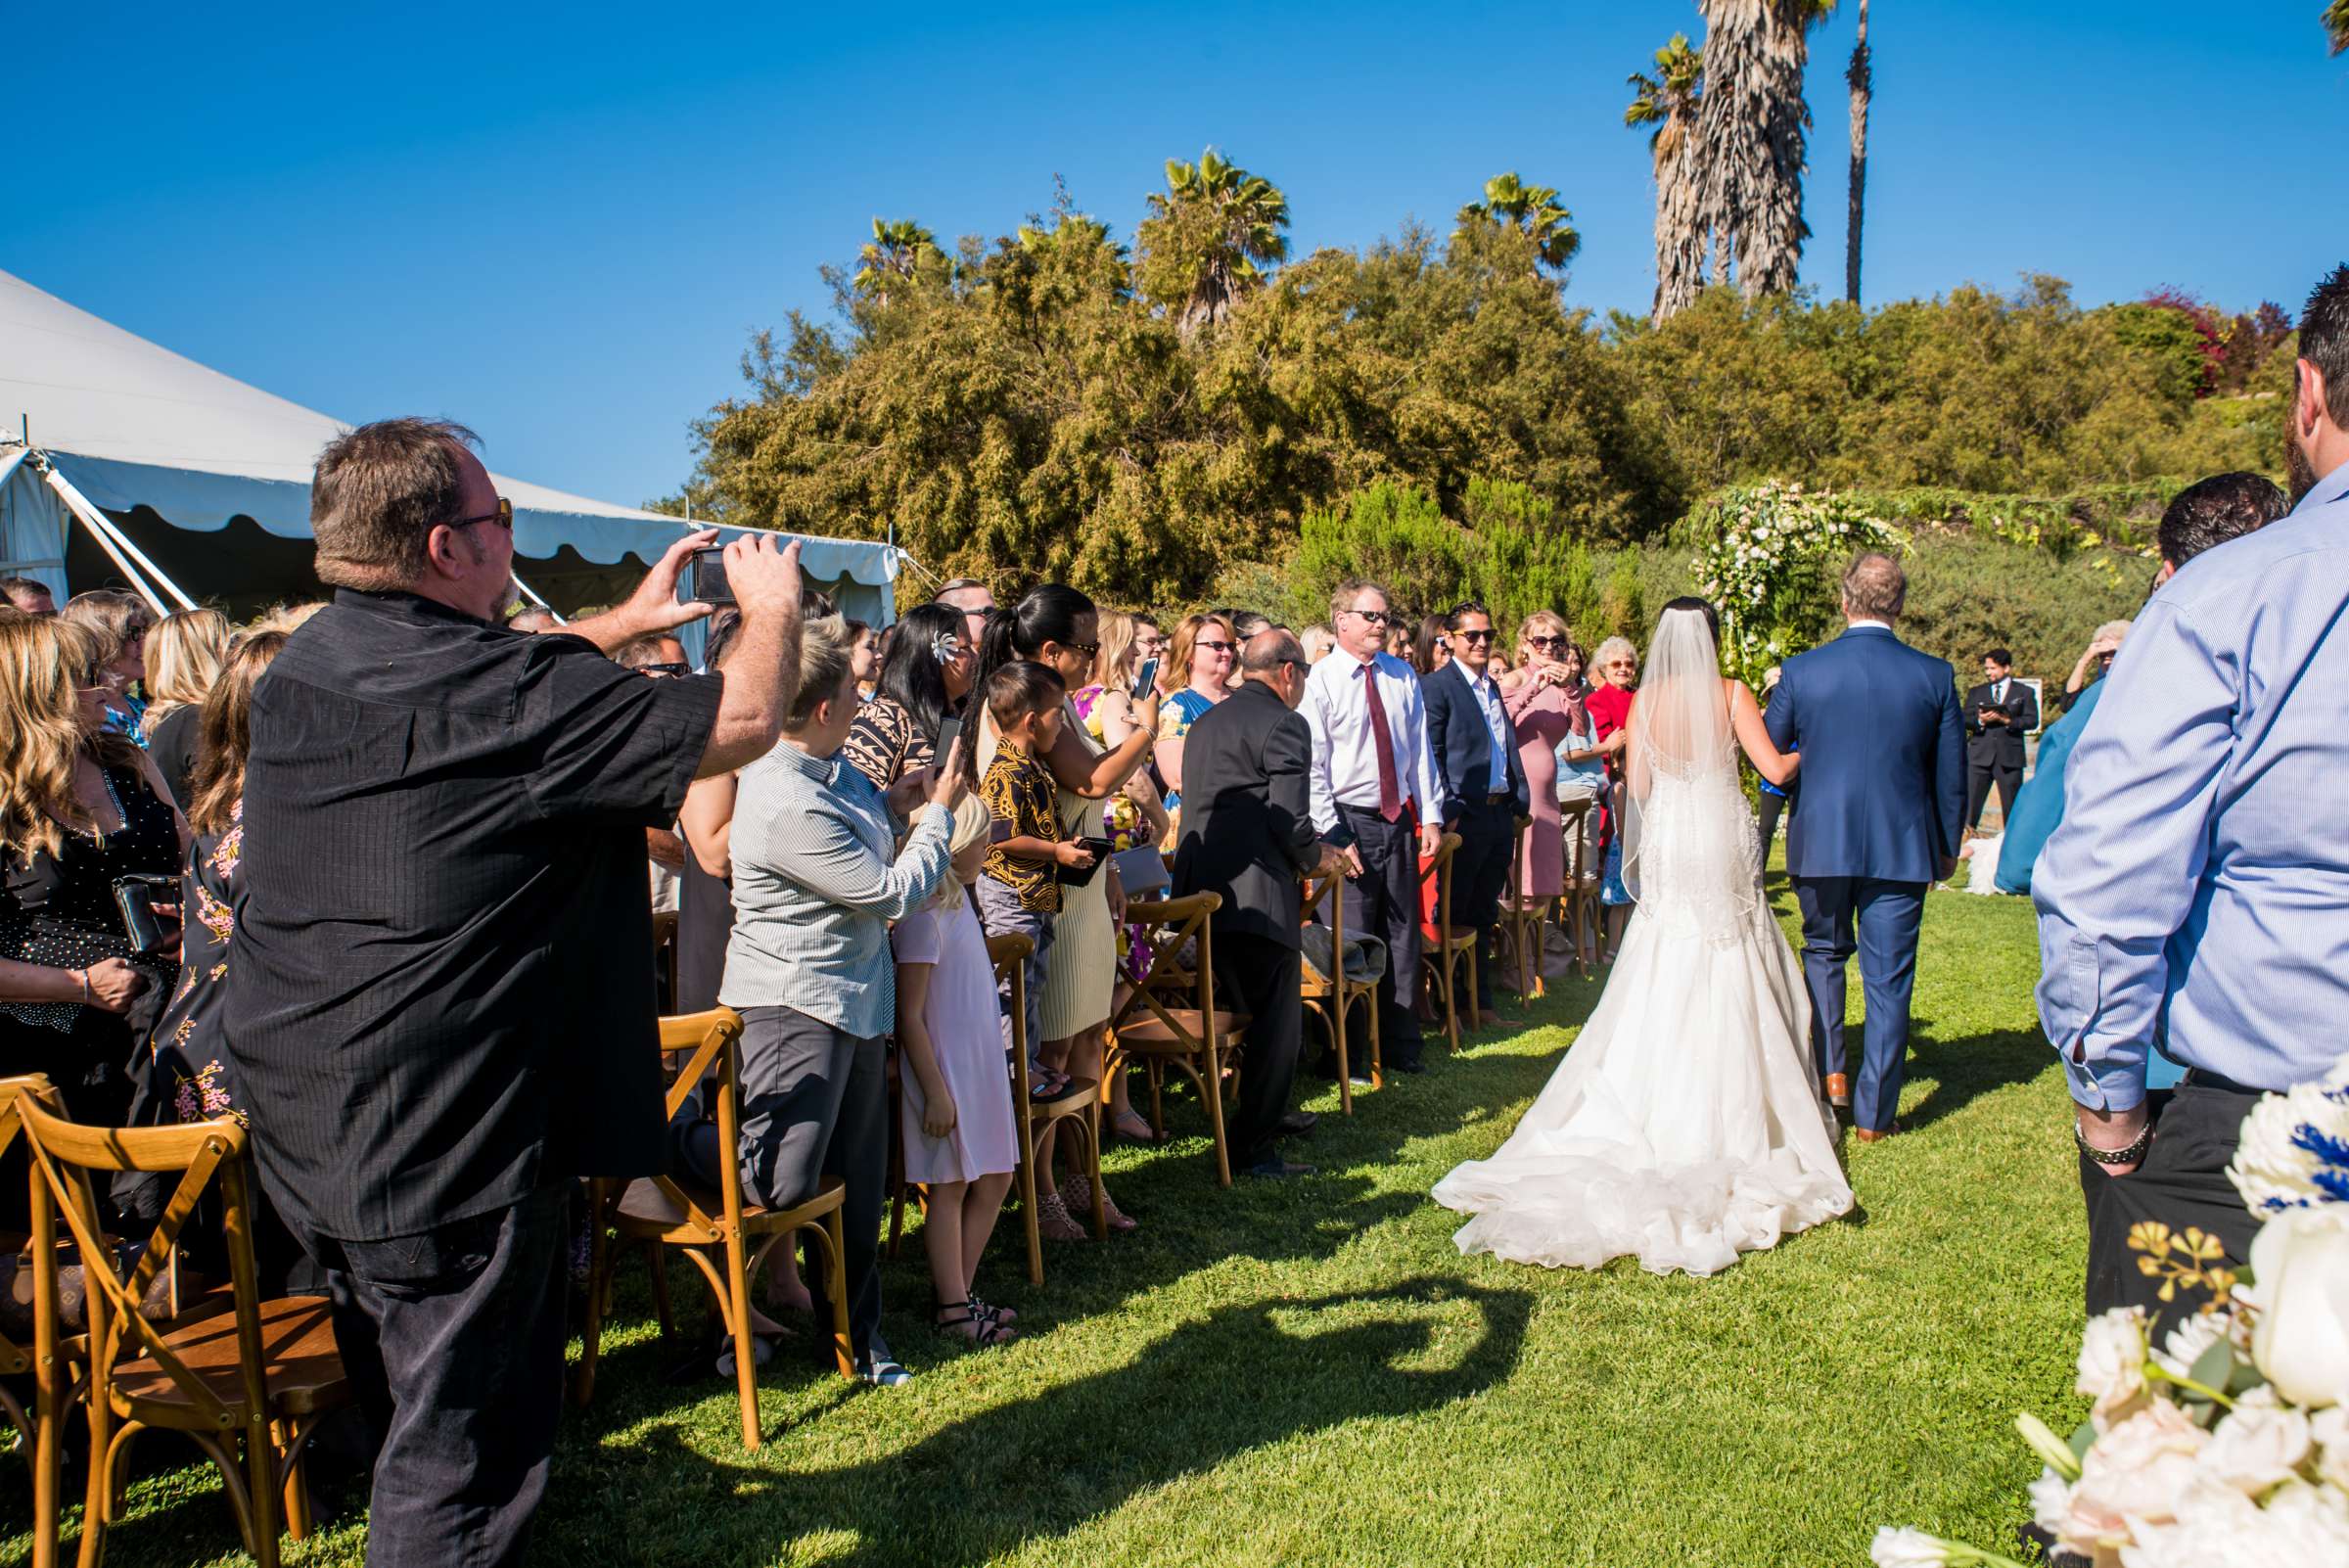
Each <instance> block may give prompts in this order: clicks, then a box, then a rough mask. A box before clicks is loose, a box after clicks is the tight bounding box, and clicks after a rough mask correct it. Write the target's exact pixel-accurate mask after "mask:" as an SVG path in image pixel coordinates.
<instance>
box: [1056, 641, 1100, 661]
mask: <svg viewBox="0 0 2349 1568" xmlns="http://www.w3.org/2000/svg"><path fill="white" fill-rule="evenodd" d="M1061 646H1062V647H1063V648H1067V649H1069V650H1071V651H1072V652H1075V653H1081V654H1082V655H1084V656H1085V657H1086V658H1087V659H1098V658H1100V657H1101V645H1100V644H1099V643H1097V642H1064V643H1062V644H1061Z"/></svg>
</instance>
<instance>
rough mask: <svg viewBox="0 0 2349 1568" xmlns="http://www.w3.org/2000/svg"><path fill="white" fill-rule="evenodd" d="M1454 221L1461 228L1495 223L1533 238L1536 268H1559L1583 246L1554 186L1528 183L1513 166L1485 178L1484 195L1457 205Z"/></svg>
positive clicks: (1572, 218)
mask: <svg viewBox="0 0 2349 1568" xmlns="http://www.w3.org/2000/svg"><path fill="white" fill-rule="evenodd" d="M1455 221H1456V222H1458V223H1459V225H1460V226H1461V227H1462V228H1466V227H1467V226H1468V225H1469V224H1471V223H1497V224H1500V225H1501V226H1502V227H1504V228H1513V229H1515V230H1517V232H1518V233H1520V234H1522V235H1524V236H1525V237H1526V238H1527V239H1528V240H1531V241H1532V242H1533V246H1534V265H1535V267H1536V268H1537V269H1539V268H1542V267H1547V268H1549V269H1550V270H1551V271H1552V272H1563V271H1565V270H1566V263H1567V262H1569V261H1571V260H1573V259H1574V254H1575V253H1576V252H1577V251H1580V250H1581V249H1582V248H1583V237H1582V236H1581V235H1580V234H1578V233H1576V232H1575V228H1574V214H1573V213H1572V212H1569V211H1567V210H1566V204H1565V203H1563V202H1561V201H1559V200H1558V192H1557V188H1556V187H1555V186H1551V185H1528V184H1526V183H1525V182H1524V181H1523V180H1520V179H1519V178H1518V177H1517V171H1516V170H1515V169H1511V170H1510V171H1509V172H1508V173H1506V174H1496V175H1494V176H1493V177H1492V178H1491V179H1489V180H1487V181H1485V199H1484V200H1483V201H1481V202H1471V203H1469V204H1468V205H1467V206H1466V207H1463V208H1460V212H1459V216H1458V218H1457V219H1456V220H1455Z"/></svg>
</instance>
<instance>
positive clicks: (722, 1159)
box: [577, 1007, 856, 1449]
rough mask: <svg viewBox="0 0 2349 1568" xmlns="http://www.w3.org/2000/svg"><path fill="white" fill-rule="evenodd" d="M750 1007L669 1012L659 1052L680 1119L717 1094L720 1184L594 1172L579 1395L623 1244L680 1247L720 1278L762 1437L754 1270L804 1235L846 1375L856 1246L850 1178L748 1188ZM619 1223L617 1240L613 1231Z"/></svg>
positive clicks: (716, 1297)
mask: <svg viewBox="0 0 2349 1568" xmlns="http://www.w3.org/2000/svg"><path fill="white" fill-rule="evenodd" d="M741 1039H742V1015H741V1014H739V1013H737V1012H735V1011H734V1010H733V1009H732V1008H731V1007H716V1008H713V1009H711V1010H710V1011H708V1012H706V1013H685V1014H682V1015H680V1016H678V1017H673V1018H664V1019H662V1020H661V1051H662V1054H663V1057H664V1059H665V1060H666V1061H667V1062H668V1066H669V1069H670V1072H671V1077H670V1080H669V1085H668V1116H669V1119H670V1120H671V1121H673V1120H675V1119H676V1117H677V1115H678V1113H679V1112H681V1111H682V1110H683V1109H684V1108H685V1102H686V1101H687V1100H688V1099H689V1098H691V1097H692V1096H693V1094H694V1093H695V1091H696V1090H697V1089H698V1090H700V1091H701V1092H703V1093H704V1094H706V1095H707V1096H709V1099H708V1100H707V1101H706V1102H705V1103H706V1104H709V1105H710V1106H711V1108H712V1110H713V1112H714V1115H713V1120H714V1122H715V1123H716V1125H717V1165H718V1184H717V1187H716V1189H715V1190H713V1189H711V1188H709V1187H705V1186H703V1185H702V1184H701V1183H699V1182H697V1181H691V1180H680V1179H678V1178H677V1177H674V1176H640V1177H638V1178H637V1179H636V1180H634V1181H630V1182H628V1183H627V1184H626V1185H625V1187H622V1185H621V1183H620V1182H618V1181H612V1180H599V1181H597V1182H596V1183H595V1198H594V1214H595V1222H594V1224H593V1226H592V1227H591V1237H592V1239H591V1241H590V1243H589V1261H588V1277H587V1321H586V1324H585V1327H584V1330H583V1332H582V1335H581V1338H580V1346H579V1349H580V1356H579V1373H578V1385H577V1398H578V1401H579V1403H580V1404H582V1405H584V1404H585V1403H586V1402H587V1400H588V1399H589V1397H590V1396H592V1395H593V1394H594V1392H595V1362H596V1356H597V1353H598V1350H599V1349H600V1346H601V1342H602V1337H603V1319H604V1314H605V1313H606V1312H607V1311H609V1310H610V1308H609V1297H610V1293H611V1289H612V1275H613V1272H614V1269H615V1264H616V1262H617V1260H618V1257H619V1254H620V1252H621V1251H622V1249H624V1248H628V1247H632V1246H638V1245H642V1244H644V1243H648V1242H649V1243H654V1244H656V1245H655V1246H654V1247H653V1249H652V1252H653V1268H654V1273H655V1275H656V1277H658V1275H659V1274H660V1272H661V1270H662V1268H663V1267H664V1262H665V1259H666V1253H665V1252H664V1251H663V1250H662V1249H665V1248H669V1247H676V1248H681V1249H683V1250H684V1253H685V1256H686V1257H687V1258H689V1259H691V1260H692V1261H693V1265H694V1267H695V1268H699V1269H700V1270H701V1272H702V1280H703V1282H704V1283H705V1284H707V1285H708V1286H709V1287H710V1300H711V1304H712V1305H713V1306H714V1307H715V1308H716V1310H717V1315H718V1319H719V1321H720V1322H721V1323H722V1324H723V1325H724V1329H725V1333H726V1336H727V1337H728V1338H729V1339H731V1340H732V1341H733V1342H734V1392H735V1397H736V1400H737V1402H738V1403H739V1405H740V1406H741V1408H742V1446H743V1447H744V1448H746V1449H756V1448H758V1447H759V1357H758V1346H757V1345H756V1344H755V1343H754V1342H753V1336H752V1333H751V1279H752V1277H753V1276H754V1275H756V1274H757V1273H758V1272H759V1271H760V1268H761V1267H762V1266H763V1265H764V1264H765V1262H766V1256H767V1254H768V1253H769V1252H771V1251H773V1250H774V1248H775V1246H776V1244H777V1243H782V1244H785V1245H788V1244H789V1243H790V1242H791V1241H792V1240H793V1239H794V1238H796V1237H798V1236H801V1235H805V1236H806V1237H807V1238H808V1240H809V1242H810V1244H811V1245H812V1246H813V1247H814V1248H815V1250H816V1254H817V1257H818V1259H819V1261H820V1262H821V1263H822V1265H823V1268H824V1279H825V1286H824V1293H825V1295H826V1296H827V1297H828V1298H829V1299H830V1301H831V1303H832V1354H833V1358H834V1360H836V1361H837V1362H838V1363H839V1366H840V1375H841V1376H843V1377H853V1376H854V1375H855V1371H856V1364H855V1360H854V1357H853V1355H852V1351H851V1347H850V1343H849V1288H848V1270H847V1268H846V1258H847V1253H846V1251H845V1249H844V1246H843V1239H842V1230H841V1217H840V1210H841V1201H842V1198H843V1196H844V1193H845V1188H843V1186H842V1185H841V1180H840V1178H839V1177H838V1176H826V1177H824V1178H823V1180H822V1181H821V1182H820V1183H819V1184H818V1186H817V1188H816V1192H815V1195H814V1196H813V1197H811V1198H809V1199H807V1200H806V1202H805V1203H801V1204H797V1205H795V1206H793V1207H792V1208H789V1209H769V1208H765V1207H762V1206H760V1205H759V1204H755V1203H750V1202H747V1201H745V1199H744V1198H743V1194H742V1156H741V1147H742V1145H741V1142H740V1140H739V1134H740V1131H741V1095H742V1053H741V1049H740V1042H741ZM607 1227H609V1228H610V1229H611V1230H612V1231H613V1232H615V1233H616V1234H617V1235H618V1237H619V1244H618V1246H614V1245H612V1244H611V1243H609V1242H607V1241H606V1239H605V1234H604V1233H605V1230H606V1228H607Z"/></svg>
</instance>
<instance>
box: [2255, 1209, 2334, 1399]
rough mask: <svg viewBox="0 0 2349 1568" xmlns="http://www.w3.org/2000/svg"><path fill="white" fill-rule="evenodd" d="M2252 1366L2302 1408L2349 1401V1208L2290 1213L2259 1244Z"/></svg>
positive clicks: (2266, 1228)
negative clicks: (2258, 1312) (2303, 1406)
mask: <svg viewBox="0 0 2349 1568" xmlns="http://www.w3.org/2000/svg"><path fill="white" fill-rule="evenodd" d="M2251 1274H2252V1277H2253V1278H2254V1279H2257V1280H2258V1281H2259V1299H2260V1303H2261V1311H2260V1314H2259V1321H2258V1322H2257V1324H2255V1325H2254V1326H2253V1328H2252V1331H2251V1359H2252V1360H2254V1361H2256V1362H2257V1363H2258V1365H2259V1369H2260V1371H2261V1372H2262V1373H2264V1374H2266V1376H2267V1379H2268V1381H2269V1382H2271V1383H2273V1384H2275V1385H2276V1392H2277V1393H2279V1394H2280V1395H2282V1396H2283V1397H2284V1398H2285V1399H2287V1400H2289V1401H2291V1402H2292V1403H2293V1404H2295V1405H2305V1406H2309V1407H2323V1406H2326V1405H2338V1404H2341V1403H2342V1402H2344V1401H2349V1204H2339V1203H2328V1204H2323V1205H2320V1206H2319V1207H2316V1208H2313V1209H2287V1210H2285V1211H2284V1212H2283V1213H2282V1214H2280V1215H2278V1216H2277V1217H2276V1218H2275V1219H2273V1220H2270V1221H2269V1222H2267V1223H2266V1224H2264V1225H2262V1226H2260V1230H2259V1234H2258V1235H2257V1236H2255V1237H2254V1238H2252V1242H2251Z"/></svg>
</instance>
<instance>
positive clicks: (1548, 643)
mask: <svg viewBox="0 0 2349 1568" xmlns="http://www.w3.org/2000/svg"><path fill="white" fill-rule="evenodd" d="M1525 645H1526V646H1527V647H1528V648H1547V649H1548V650H1549V651H1550V652H1551V653H1556V652H1557V651H1558V650H1559V649H1561V648H1563V647H1565V646H1566V639H1565V638H1563V637H1528V638H1526V639H1525Z"/></svg>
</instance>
